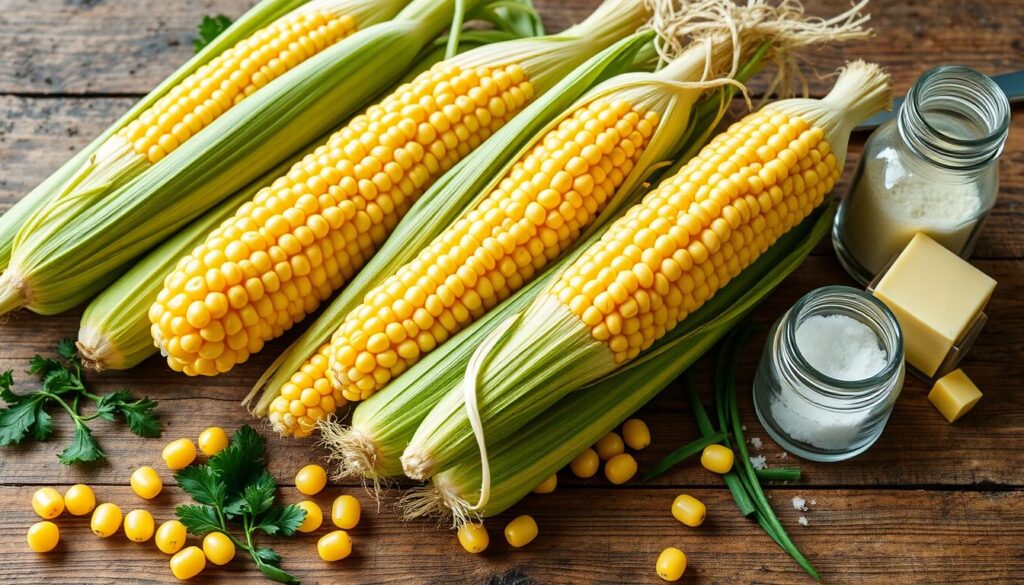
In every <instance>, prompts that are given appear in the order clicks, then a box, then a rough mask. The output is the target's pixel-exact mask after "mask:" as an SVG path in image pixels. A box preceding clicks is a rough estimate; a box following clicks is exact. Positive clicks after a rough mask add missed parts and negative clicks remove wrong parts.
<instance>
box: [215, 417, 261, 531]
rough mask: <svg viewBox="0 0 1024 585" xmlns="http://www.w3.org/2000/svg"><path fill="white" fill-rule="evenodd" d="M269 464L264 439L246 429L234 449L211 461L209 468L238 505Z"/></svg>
mask: <svg viewBox="0 0 1024 585" xmlns="http://www.w3.org/2000/svg"><path fill="white" fill-rule="evenodd" d="M266 462H267V459H266V450H265V443H264V441H263V437H261V436H260V434H259V433H257V432H256V431H254V430H252V428H251V427H249V426H248V425H245V426H242V427H241V428H239V429H238V430H237V431H235V434H234V436H232V437H231V444H230V445H228V446H227V447H226V448H225V449H224V450H223V451H221V452H220V453H217V454H216V455H214V456H213V457H211V458H210V462H209V466H210V468H211V469H213V470H214V472H216V473H217V475H218V477H220V478H221V480H223V481H224V484H225V485H226V486H227V499H228V501H229V502H232V503H235V501H236V500H238V499H239V498H241V497H242V493H243V492H244V490H245V488H246V486H248V485H249V484H250V483H253V482H254V481H256V479H257V478H258V477H259V476H260V475H261V474H262V473H263V472H264V469H265V468H266ZM234 515H237V514H234Z"/></svg>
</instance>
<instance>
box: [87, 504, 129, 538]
mask: <svg viewBox="0 0 1024 585" xmlns="http://www.w3.org/2000/svg"><path fill="white" fill-rule="evenodd" d="M121 518H122V515H121V508H118V507H117V506H116V505H115V504H110V503H105V504H100V505H99V506H96V509H95V510H93V512H92V518H91V519H90V520H89V527H90V528H92V531H93V533H94V534H96V536H99V537H100V538H107V537H108V536H111V535H112V534H114V533H115V532H117V529H118V528H120V527H121Z"/></svg>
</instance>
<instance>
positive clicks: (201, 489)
mask: <svg viewBox="0 0 1024 585" xmlns="http://www.w3.org/2000/svg"><path fill="white" fill-rule="evenodd" d="M174 480H175V481H177V482H178V487H180V488H181V489H182V490H184V491H185V493H187V494H188V495H190V496H192V499H193V500H195V501H197V502H199V503H200V504H206V505H207V506H215V507H218V508H221V507H223V506H224V499H225V497H226V496H225V494H226V492H227V486H225V485H224V482H223V481H222V480H221V479H220V477H218V476H217V474H216V473H214V471H213V470H212V469H210V467H209V466H208V465H195V466H192V467H186V468H185V469H182V470H180V471H178V472H177V473H175V474H174Z"/></svg>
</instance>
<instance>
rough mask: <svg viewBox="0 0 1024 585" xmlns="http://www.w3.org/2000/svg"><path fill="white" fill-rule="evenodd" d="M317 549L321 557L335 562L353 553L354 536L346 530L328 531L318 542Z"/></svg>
mask: <svg viewBox="0 0 1024 585" xmlns="http://www.w3.org/2000/svg"><path fill="white" fill-rule="evenodd" d="M316 551H317V553H318V554H319V555H320V558H321V559H323V560H325V561H327V562H329V563H333V562H334V561H340V560H341V559H343V558H345V557H347V556H348V555H350V554H352V537H351V536H349V535H348V532H345V531H344V530H335V531H333V532H328V533H327V534H325V535H323V536H321V537H320V540H319V541H318V542H317V543H316Z"/></svg>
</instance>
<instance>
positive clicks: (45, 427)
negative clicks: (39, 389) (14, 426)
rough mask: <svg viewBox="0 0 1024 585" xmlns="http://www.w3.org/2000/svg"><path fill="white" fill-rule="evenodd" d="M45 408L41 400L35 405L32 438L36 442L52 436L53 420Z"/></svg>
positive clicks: (44, 403)
mask: <svg viewBox="0 0 1024 585" xmlns="http://www.w3.org/2000/svg"><path fill="white" fill-rule="evenodd" d="M45 406H46V402H45V401H43V400H40V401H39V402H38V403H36V424H35V425H33V426H32V438H33V439H35V440H37V441H45V440H47V439H49V438H50V436H51V435H53V418H52V417H51V416H50V413H48V412H46V410H45V409H44V408H43V407H45ZM0 444H2V442H0Z"/></svg>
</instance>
